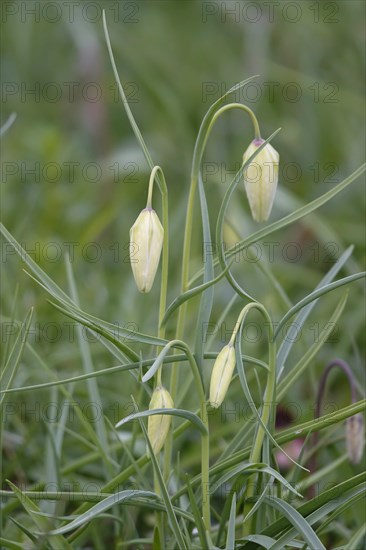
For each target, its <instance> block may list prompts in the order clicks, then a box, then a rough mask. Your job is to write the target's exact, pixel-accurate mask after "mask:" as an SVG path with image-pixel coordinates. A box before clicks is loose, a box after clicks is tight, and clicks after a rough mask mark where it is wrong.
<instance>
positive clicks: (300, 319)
mask: <svg viewBox="0 0 366 550" xmlns="http://www.w3.org/2000/svg"><path fill="white" fill-rule="evenodd" d="M353 248H354V247H353V246H352V245H351V246H349V247H348V248H347V249H346V250H345V251H344V252H343V254H342V255H341V256H340V257H339V258H338V260H337V261H336V262H335V264H334V265H332V267H331V268H330V270H329V271H328V272H327V273H326V275H325V276H324V277H323V279H322V280H321V281H320V283H319V284H318V286H317V287H316V288H315V290H318V289H319V288H322V287H323V286H325V285H327V284H329V283H330V282H331V281H332V280H333V279H334V277H335V276H336V275H337V274H338V273H339V271H340V270H341V269H342V267H343V266H344V265H345V264H346V262H347V260H348V259H349V258H350V256H351V254H352V252H353ZM316 304H317V300H314V301H313V302H311V303H309V304H308V305H307V306H305V307H303V308H302V309H301V310H300V311H299V313H298V315H297V316H296V318H295V320H294V322H293V323H291V325H290V327H289V330H288V332H287V333H286V338H284V339H283V341H282V343H281V345H280V346H279V348H278V352H277V373H278V374H277V377H278V378H280V377H281V374H282V371H283V369H284V367H285V362H286V359H287V357H288V355H289V353H290V351H291V348H292V346H293V345H294V343H295V342H296V336H297V334H298V333H297V331H298V330H301V329H302V327H303V325H304V323H305V321H306V319H307V318H308V316H309V315H310V313H311V311H312V310H313V308H314V307H315V306H316Z"/></svg>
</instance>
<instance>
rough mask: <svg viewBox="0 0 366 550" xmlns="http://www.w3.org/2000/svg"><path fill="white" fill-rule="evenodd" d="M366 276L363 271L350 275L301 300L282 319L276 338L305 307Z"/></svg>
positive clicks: (365, 272)
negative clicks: (287, 323)
mask: <svg viewBox="0 0 366 550" xmlns="http://www.w3.org/2000/svg"><path fill="white" fill-rule="evenodd" d="M365 276H366V271H362V272H361V273H355V274H354V275H349V276H348V277H344V278H343V279H339V280H338V281H335V282H334V283H330V284H328V285H325V286H323V287H321V288H318V289H317V290H314V292H311V293H310V294H308V295H307V296H305V298H303V299H302V300H300V302H298V303H297V304H295V305H294V306H293V307H292V308H291V309H290V310H289V311H288V312H287V313H286V315H284V316H283V317H282V319H281V320H280V322H279V323H278V325H277V328H276V331H275V334H274V338H276V337H277V336H278V334H279V333H280V331H281V330H282V328H283V326H284V325H285V324H286V322H287V321H288V320H289V319H291V317H292V316H293V315H295V313H297V312H298V311H299V310H300V309H302V308H303V307H304V306H306V305H308V304H309V303H310V302H312V301H314V300H317V299H318V298H320V296H323V295H324V294H327V293H328V292H331V291H332V290H335V289H336V288H339V287H341V286H344V285H347V284H348V283H353V281H357V280H358V279H363V278H364V277H365Z"/></svg>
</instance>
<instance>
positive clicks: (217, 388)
mask: <svg viewBox="0 0 366 550" xmlns="http://www.w3.org/2000/svg"><path fill="white" fill-rule="evenodd" d="M235 363H236V359H235V349H234V346H233V344H232V343H231V342H229V344H227V345H226V346H224V347H223V348H222V350H221V351H220V353H219V354H218V356H217V357H216V361H215V364H214V366H213V369H212V374H211V382H210V404H211V407H213V408H215V409H217V408H218V407H220V405H221V403H222V402H223V400H224V398H225V395H226V392H227V390H228V388H229V385H230V382H231V379H232V376H233V372H234V368H235Z"/></svg>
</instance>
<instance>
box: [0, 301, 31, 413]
mask: <svg viewBox="0 0 366 550" xmlns="http://www.w3.org/2000/svg"><path fill="white" fill-rule="evenodd" d="M32 317H33V308H31V309H30V310H29V312H28V314H27V316H26V318H25V320H24V322H23V323H22V325H21V327H20V330H19V332H18V334H17V337H16V340H15V342H14V345H13V347H12V349H11V352H10V354H9V357H8V360H7V362H6V365H5V367H4V369H3V371H2V373H1V387H2V388H3V389H4V391H5V392H6V391H7V390H8V389H9V388H10V386H11V384H12V382H13V380H14V377H15V374H16V372H17V369H18V367H19V364H20V360H21V358H22V355H23V351H24V346H25V344H26V342H27V338H28V333H29V329H30V325H31V322H32ZM4 399H5V393H2V394H1V395H0V411H1V416H2V405H3V402H4Z"/></svg>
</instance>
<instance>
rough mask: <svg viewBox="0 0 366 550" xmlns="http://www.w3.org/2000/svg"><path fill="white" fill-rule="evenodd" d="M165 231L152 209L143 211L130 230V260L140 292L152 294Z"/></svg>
mask: <svg viewBox="0 0 366 550" xmlns="http://www.w3.org/2000/svg"><path fill="white" fill-rule="evenodd" d="M163 239H164V229H163V226H162V225H161V223H160V220H159V218H158V216H157V214H156V212H155V210H153V209H151V208H145V210H142V212H141V213H140V215H139V216H138V218H137V220H136V221H135V223H134V224H133V226H132V227H131V229H130V258H131V266H132V272H133V276H134V278H135V281H136V285H137V288H138V289H139V291H140V292H150V290H151V287H152V285H153V283H154V279H155V275H156V271H157V269H158V265H159V259H160V254H161V249H162V246H163Z"/></svg>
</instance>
